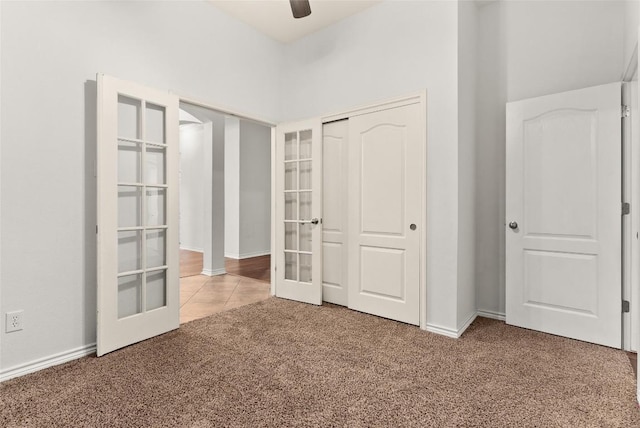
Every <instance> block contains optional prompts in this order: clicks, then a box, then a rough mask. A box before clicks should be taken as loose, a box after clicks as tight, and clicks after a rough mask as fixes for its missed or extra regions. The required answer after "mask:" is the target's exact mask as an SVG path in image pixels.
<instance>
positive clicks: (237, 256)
mask: <svg viewBox="0 0 640 428" xmlns="http://www.w3.org/2000/svg"><path fill="white" fill-rule="evenodd" d="M270 254H271V250H268V251H255V252H253V253H242V254H237V253H224V256H225V257H227V258H229V259H236V260H242V259H250V258H251V257H260V256H268V255H270Z"/></svg>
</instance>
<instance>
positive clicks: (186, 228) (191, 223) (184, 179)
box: [180, 124, 205, 252]
mask: <svg viewBox="0 0 640 428" xmlns="http://www.w3.org/2000/svg"><path fill="white" fill-rule="evenodd" d="M204 145H205V141H204V125H203V124H189V125H180V248H181V249H183V250H191V251H199V252H203V251H204V222H205V218H204V196H205V189H204V185H205V181H204V163H205V157H204Z"/></svg>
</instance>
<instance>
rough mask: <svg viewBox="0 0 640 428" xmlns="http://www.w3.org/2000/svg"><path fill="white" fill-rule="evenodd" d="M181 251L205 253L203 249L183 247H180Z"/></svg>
mask: <svg viewBox="0 0 640 428" xmlns="http://www.w3.org/2000/svg"><path fill="white" fill-rule="evenodd" d="M180 249H181V250H187V251H193V252H194V253H204V250H203V249H202V248H191V247H183V246H182V245H181V246H180Z"/></svg>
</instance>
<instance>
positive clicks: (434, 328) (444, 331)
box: [425, 323, 460, 339]
mask: <svg viewBox="0 0 640 428" xmlns="http://www.w3.org/2000/svg"><path fill="white" fill-rule="evenodd" d="M425 330H427V331H428V332H430V333H435V334H439V335H441V336H447V337H450V338H452V339H457V338H459V337H460V336H458V332H457V331H456V330H453V329H450V328H447V327H440V326H438V325H434V324H428V323H427V327H426V328H425Z"/></svg>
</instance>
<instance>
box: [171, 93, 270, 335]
mask: <svg viewBox="0 0 640 428" xmlns="http://www.w3.org/2000/svg"><path fill="white" fill-rule="evenodd" d="M270 253H271V128H270V127H269V126H266V125H262V124H259V123H255V122H252V121H249V120H246V119H242V118H238V117H234V116H229V115H225V114H223V113H220V112H217V111H215V110H211V109H208V108H204V107H201V106H197V105H193V104H189V103H186V102H181V103H180V322H181V323H184V322H188V321H192V320H194V319H198V318H203V317H206V316H209V315H212V314H214V313H217V312H221V311H224V310H228V309H232V308H236V307H239V306H243V305H246V304H250V303H255V302H258V301H260V300H264V299H267V298H268V297H269V295H270V279H271V278H270V266H271V264H270V257H271V255H270Z"/></svg>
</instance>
